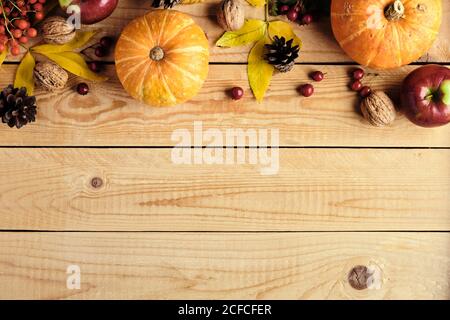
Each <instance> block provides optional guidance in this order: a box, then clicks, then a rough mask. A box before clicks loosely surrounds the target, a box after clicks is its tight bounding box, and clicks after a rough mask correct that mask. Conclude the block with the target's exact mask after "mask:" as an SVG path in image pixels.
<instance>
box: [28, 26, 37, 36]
mask: <svg viewBox="0 0 450 320" xmlns="http://www.w3.org/2000/svg"><path fill="white" fill-rule="evenodd" d="M27 36H28V37H30V38H34V37H36V36H37V30H36V29H35V28H30V29H28V30H27Z"/></svg>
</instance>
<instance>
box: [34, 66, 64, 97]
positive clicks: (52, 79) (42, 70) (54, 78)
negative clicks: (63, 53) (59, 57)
mask: <svg viewBox="0 0 450 320" xmlns="http://www.w3.org/2000/svg"><path fill="white" fill-rule="evenodd" d="M34 78H35V79H36V82H37V83H38V84H39V85H40V86H41V87H42V88H43V89H45V90H47V91H56V90H59V89H62V88H64V86H65V85H66V83H67V80H68V79H69V74H68V73H67V72H66V70H64V69H63V68H61V67H60V66H58V65H57V64H56V63H53V62H50V61H45V62H38V63H37V64H36V66H35V67H34Z"/></svg>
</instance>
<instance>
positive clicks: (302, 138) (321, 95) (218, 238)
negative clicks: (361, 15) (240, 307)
mask: <svg viewBox="0 0 450 320" xmlns="http://www.w3.org/2000/svg"><path fill="white" fill-rule="evenodd" d="M150 3H151V1H148V0H121V1H120V3H119V8H118V9H117V10H116V11H115V13H114V14H113V16H111V17H110V18H108V19H107V20H105V21H103V22H102V23H100V24H98V25H97V26H96V27H102V28H103V29H104V31H105V32H107V33H109V34H111V35H115V36H117V35H118V34H119V33H120V30H121V29H122V28H123V27H124V26H125V25H126V24H127V23H128V22H129V21H130V20H131V19H133V18H134V17H136V16H138V15H141V14H142V13H143V12H144V11H145V10H147V9H149V8H150ZM217 3H218V0H208V1H206V2H205V3H202V4H196V5H190V6H177V7H176V9H177V10H180V11H184V12H187V13H189V14H191V15H192V16H193V18H194V19H195V21H196V22H197V23H199V24H200V25H201V26H202V27H203V29H204V30H205V32H206V33H207V36H208V39H209V40H210V44H211V46H210V50H211V65H210V72H209V76H208V79H207V81H206V82H205V85H204V87H203V89H202V90H201V92H200V94H199V95H198V96H197V97H195V98H194V99H193V100H192V101H190V102H188V103H186V104H183V105H180V106H177V107H173V108H160V109H159V108H151V107H147V106H145V105H143V104H140V103H138V102H136V101H134V100H132V99H131V98H129V97H128V95H127V94H126V92H125V91H124V90H123V89H122V87H121V85H120V83H119V82H118V80H117V77H116V76H115V71H114V65H113V63H112V61H113V59H112V57H107V58H106V70H105V73H107V74H108V75H109V77H110V80H108V81H107V82H104V83H99V84H92V85H91V92H90V93H89V95H87V96H79V95H78V94H76V92H74V90H73V85H74V84H76V83H77V81H79V80H77V79H75V78H72V79H71V85H69V86H68V87H67V88H66V89H65V90H64V91H63V92H62V93H45V92H42V91H38V92H37V95H38V107H39V109H38V119H37V122H35V123H33V124H30V125H28V126H26V127H24V128H22V129H20V130H12V129H9V128H7V127H6V126H5V125H3V126H0V137H1V139H0V163H1V166H0V177H1V178H0V179H1V184H0V202H1V205H0V229H1V231H0V298H2V299H7V298H13V299H19V298H33V299H35V298H37V299H74V298H75V299H84V298H92V299H98V298H107V299H110V298H138V299H141V298H142V299H172V298H176V299H192V298H198V299H212V298H217V299H241V298H242V299H255V298H257V299H314V298H316V299H317V298H319V299H336V298H338V299H340V298H343V299H379V298H383V299H402V298H405V299H417V298H425V299H450V149H449V148H450V125H447V126H444V127H441V128H436V129H423V128H419V127H416V126H414V125H413V124H411V123H410V122H409V121H408V120H406V118H405V117H404V116H402V115H399V118H398V119H397V120H396V121H395V123H394V124H393V125H392V126H390V127H387V128H374V127H371V126H370V125H368V124H367V123H366V122H365V121H364V119H363V118H362V117H361V115H360V114H359V113H358V112H357V106H358V99H357V97H356V96H355V94H354V93H352V92H350V91H349V90H348V87H347V86H348V81H349V79H348V72H349V70H351V69H352V68H354V63H352V61H351V60H350V59H349V58H348V57H347V56H346V55H345V54H344V53H343V52H342V50H341V49H340V48H339V47H338V45H337V44H336V42H335V41H334V39H333V36H332V33H331V29H330V26H329V20H326V19H325V20H323V21H321V22H319V23H315V24H312V25H311V26H307V27H296V32H297V34H298V35H299V36H300V38H301V39H302V40H303V43H304V46H303V50H302V52H301V55H300V59H299V60H298V62H299V64H298V65H296V66H295V68H294V70H293V71H292V72H290V73H288V74H285V75H275V77H274V78H273V81H272V85H271V87H270V90H269V91H268V93H267V97H266V98H265V100H264V101H263V102H262V103H257V102H256V101H255V100H254V99H253V98H252V95H251V94H250V89H249V87H248V81H247V75H246V61H247V53H248V49H249V48H248V47H243V48H233V49H221V48H217V47H214V42H215V41H216V40H217V39H218V37H219V36H220V35H221V33H222V30H221V29H220V27H219V26H218V25H217V24H216V22H215V18H214V12H215V8H216V6H217ZM443 3H444V18H443V25H442V29H441V33H440V36H439V38H438V40H437V41H436V43H435V45H434V46H433V48H432V49H431V50H430V51H429V53H428V54H427V55H426V56H424V57H423V58H422V59H421V60H420V61H419V62H418V63H415V64H413V65H410V66H406V67H403V68H399V69H396V70H392V71H382V72H380V71H377V72H375V71H373V72H370V74H369V75H368V76H367V77H366V78H365V81H366V83H367V84H369V85H370V86H372V87H373V88H374V89H384V90H387V91H388V92H389V93H392V94H393V95H394V96H395V95H397V94H398V92H399V87H400V84H401V81H402V79H403V78H404V77H405V76H406V75H407V74H408V73H409V72H410V71H411V70H413V69H415V68H417V67H418V65H420V64H421V63H424V62H430V63H431V62H437V63H441V64H450V42H449V41H450V40H449V39H450V19H449V17H450V2H449V1H447V0H444V1H443ZM246 12H247V17H258V18H261V17H263V15H264V14H263V9H261V8H253V7H249V6H247V7H246ZM16 68H17V61H9V62H8V63H6V64H4V65H3V66H2V67H1V68H0V85H1V87H4V86H6V85H8V84H9V83H12V81H13V77H14V72H15V70H16ZM316 69H320V70H322V71H323V72H327V76H326V80H325V81H323V82H321V83H318V84H317V85H316V94H315V95H314V96H313V97H311V98H308V99H305V98H301V97H299V95H298V94H297V93H296V88H297V86H298V85H299V84H301V83H303V82H306V81H308V73H309V72H310V71H312V70H316ZM236 85H238V86H241V87H243V88H244V89H245V91H246V92H247V94H246V96H245V98H244V99H242V100H240V101H238V102H236V101H231V100H230V99H229V98H227V97H226V94H225V90H226V89H228V88H230V87H232V86H236ZM194 121H202V123H203V128H204V129H205V130H206V129H208V128H218V129H226V128H242V129H250V128H254V129H263V128H277V129H279V137H280V145H281V148H280V150H279V156H280V170H279V173H278V174H276V175H268V176H264V175H261V174H260V172H259V171H258V170H257V168H256V167H255V166H254V165H250V164H236V165H205V164H203V165H176V164H174V163H173V162H172V161H171V152H172V148H171V146H172V145H173V144H174V142H173V141H171V134H172V133H173V132H174V130H176V129H182V128H186V129H188V130H192V129H193V124H194ZM69 265H77V266H79V267H80V269H81V289H80V290H69V289H68V288H67V286H66V280H67V277H68V275H67V273H66V270H67V268H68V266H69ZM358 265H362V266H367V267H368V268H369V270H376V271H377V272H375V276H374V277H375V278H374V279H375V281H376V283H377V285H376V286H371V287H369V288H366V289H363V290H356V289H354V288H353V287H352V286H351V285H350V284H349V281H348V275H349V272H350V271H351V270H352V268H354V267H355V266H358Z"/></svg>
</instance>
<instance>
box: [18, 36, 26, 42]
mask: <svg viewBox="0 0 450 320" xmlns="http://www.w3.org/2000/svg"><path fill="white" fill-rule="evenodd" d="M19 42H20V43H24V44H25V43H27V42H28V38H27V37H25V36H22V37H20V38H19Z"/></svg>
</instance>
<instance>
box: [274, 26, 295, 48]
mask: <svg viewBox="0 0 450 320" xmlns="http://www.w3.org/2000/svg"><path fill="white" fill-rule="evenodd" d="M269 36H270V38H272V39H273V37H275V36H278V37H284V38H285V39H286V41H287V40H290V39H294V41H293V45H295V46H296V45H298V46H299V47H300V48H301V47H302V41H301V40H300V39H299V38H298V37H297V35H296V34H295V33H294V30H292V27H291V25H290V24H289V23H287V22H284V21H271V22H269Z"/></svg>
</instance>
